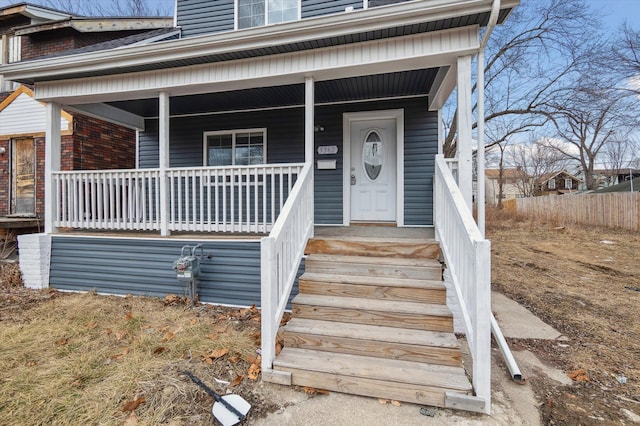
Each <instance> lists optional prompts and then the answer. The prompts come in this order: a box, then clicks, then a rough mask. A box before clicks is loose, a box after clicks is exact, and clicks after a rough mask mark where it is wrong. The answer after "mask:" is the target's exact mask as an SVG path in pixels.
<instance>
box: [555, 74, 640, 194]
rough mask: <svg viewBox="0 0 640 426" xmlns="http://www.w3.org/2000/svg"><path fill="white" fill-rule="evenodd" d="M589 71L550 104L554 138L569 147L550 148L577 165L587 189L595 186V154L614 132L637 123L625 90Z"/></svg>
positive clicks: (612, 139)
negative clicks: (554, 129) (551, 105)
mask: <svg viewBox="0 0 640 426" xmlns="http://www.w3.org/2000/svg"><path fill="white" fill-rule="evenodd" d="M592 72H593V71H592V70H585V73H584V74H583V77H582V79H581V81H580V82H577V83H576V86H575V87H570V88H568V89H567V90H566V92H565V93H564V94H563V96H559V97H558V98H557V99H556V100H555V101H554V103H555V106H554V107H553V108H554V109H555V111H554V112H553V123H554V124H555V127H556V129H557V134H558V137H559V138H561V139H562V140H564V141H566V142H567V143H568V146H569V147H571V148H572V149H571V150H570V149H567V148H566V146H565V145H554V146H552V147H553V148H555V149H556V150H558V151H559V152H561V153H562V154H564V155H565V156H566V157H567V158H570V159H574V160H576V161H577V162H578V163H579V164H580V168H581V170H582V172H583V174H584V179H585V184H586V187H587V189H596V188H597V179H596V177H595V176H594V173H593V171H594V165H595V163H596V159H597V158H598V156H599V155H600V154H601V153H604V151H605V149H606V147H607V146H608V145H609V144H612V143H614V142H615V139H616V134H617V132H619V131H620V130H621V129H629V128H631V127H633V126H634V124H635V123H636V122H637V112H635V111H637V101H635V99H632V98H631V97H630V96H629V95H628V93H623V92H621V91H619V90H618V89H616V88H611V87H606V84H607V82H606V81H605V82H603V81H596V80H594V79H593V78H589V76H593V73H592Z"/></svg>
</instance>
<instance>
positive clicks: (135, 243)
mask: <svg viewBox="0 0 640 426" xmlns="http://www.w3.org/2000/svg"><path fill="white" fill-rule="evenodd" d="M195 244H203V248H204V252H205V254H211V255H212V258H211V259H203V260H202V262H201V275H200V278H199V280H198V294H199V296H200V300H201V301H202V302H207V303H215V304H227V305H240V306H251V305H253V304H255V305H258V306H260V292H261V291H260V277H261V273H260V243H259V242H257V241H202V240H197V241H176V240H170V239H119V238H97V237H56V236H54V237H53V239H52V249H51V269H50V285H51V287H53V288H56V289H59V290H70V291H91V290H95V291H97V292H99V293H106V294H120V295H124V294H133V295H140V296H154V297H162V298H164V297H166V296H167V295H168V294H185V288H184V286H183V285H181V284H179V283H178V281H177V279H176V273H175V271H174V270H173V269H172V267H173V262H174V261H175V260H176V259H177V258H178V257H179V256H180V252H181V249H182V247H183V246H184V245H195ZM303 269H304V267H303V266H302V265H301V268H300V271H299V274H298V276H300V274H301V273H302V272H303ZM295 294H297V281H296V286H295V287H294V291H293V293H292V297H293V296H295Z"/></svg>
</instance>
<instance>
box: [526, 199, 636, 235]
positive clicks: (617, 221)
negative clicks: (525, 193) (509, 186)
mask: <svg viewBox="0 0 640 426" xmlns="http://www.w3.org/2000/svg"><path fill="white" fill-rule="evenodd" d="M516 203H517V211H518V213H521V214H525V215H527V216H535V217H538V218H540V219H545V220H549V221H555V222H557V223H558V224H572V223H579V224H584V225H595V226H604V227H608V228H618V229H629V230H631V231H640V192H615V193H605V194H586V195H554V196H547V197H532V198H518V199H517V200H516Z"/></svg>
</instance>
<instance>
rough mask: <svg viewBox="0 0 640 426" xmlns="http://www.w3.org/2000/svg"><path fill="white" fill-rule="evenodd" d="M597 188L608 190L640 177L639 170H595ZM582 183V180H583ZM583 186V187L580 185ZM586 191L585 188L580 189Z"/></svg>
mask: <svg viewBox="0 0 640 426" xmlns="http://www.w3.org/2000/svg"><path fill="white" fill-rule="evenodd" d="M593 176H594V177H595V179H596V183H597V187H598V188H608V187H610V186H614V185H618V184H620V183H623V182H625V181H628V180H630V179H635V178H639V177H640V169H633V168H623V169H620V170H607V169H596V170H594V171H593ZM583 181H584V180H583ZM582 186H584V185H582ZM581 189H586V188H581Z"/></svg>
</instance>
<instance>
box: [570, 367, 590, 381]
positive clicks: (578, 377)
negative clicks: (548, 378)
mask: <svg viewBox="0 0 640 426" xmlns="http://www.w3.org/2000/svg"><path fill="white" fill-rule="evenodd" d="M567 375H568V376H569V378H570V379H571V380H573V381H574V382H588V381H589V374H587V372H586V370H585V369H584V368H579V369H577V370H573V371H572V372H571V373H569V374H567Z"/></svg>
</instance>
